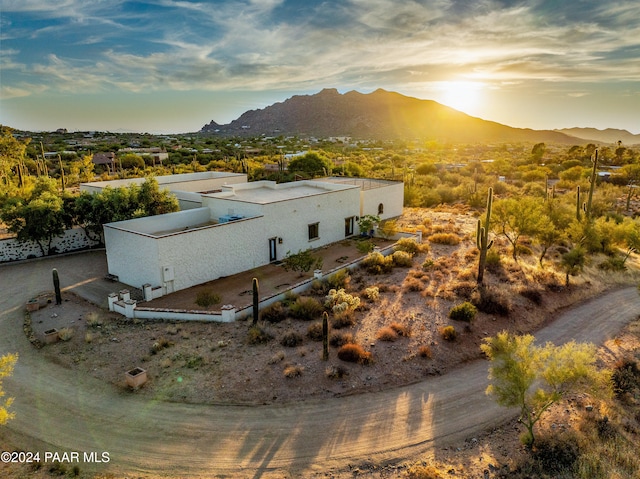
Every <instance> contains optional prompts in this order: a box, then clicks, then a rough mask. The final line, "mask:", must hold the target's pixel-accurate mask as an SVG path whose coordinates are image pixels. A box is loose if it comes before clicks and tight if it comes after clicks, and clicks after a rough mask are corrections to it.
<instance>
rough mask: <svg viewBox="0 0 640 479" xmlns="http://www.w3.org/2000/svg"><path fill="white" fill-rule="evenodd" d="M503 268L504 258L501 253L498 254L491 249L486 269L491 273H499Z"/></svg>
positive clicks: (488, 253) (488, 252)
mask: <svg viewBox="0 0 640 479" xmlns="http://www.w3.org/2000/svg"><path fill="white" fill-rule="evenodd" d="M501 266H502V257H501V256H500V253H498V251H497V250H495V249H490V250H489V251H487V259H486V263H485V267H486V268H487V270H488V271H490V272H491V273H497V272H498V271H499V270H500V267H501Z"/></svg>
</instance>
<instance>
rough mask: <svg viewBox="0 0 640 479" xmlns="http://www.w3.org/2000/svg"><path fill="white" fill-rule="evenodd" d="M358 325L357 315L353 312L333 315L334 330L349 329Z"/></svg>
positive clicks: (332, 324) (332, 325)
mask: <svg viewBox="0 0 640 479" xmlns="http://www.w3.org/2000/svg"><path fill="white" fill-rule="evenodd" d="M354 324H356V315H355V314H354V312H353V311H350V310H347V311H341V312H338V313H335V314H334V315H333V320H332V321H331V327H332V328H334V329H342V328H349V327H351V326H353V325H354Z"/></svg>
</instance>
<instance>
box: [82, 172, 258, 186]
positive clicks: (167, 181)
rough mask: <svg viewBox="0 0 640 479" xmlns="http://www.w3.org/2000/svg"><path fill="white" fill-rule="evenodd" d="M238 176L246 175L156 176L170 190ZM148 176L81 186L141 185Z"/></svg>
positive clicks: (222, 173) (210, 173) (224, 173)
mask: <svg viewBox="0 0 640 479" xmlns="http://www.w3.org/2000/svg"><path fill="white" fill-rule="evenodd" d="M238 176H246V175H244V174H243V173H231V172H227V171H202V172H198V173H179V174H176V175H162V176H154V177H153V178H155V179H156V181H157V182H158V186H167V187H169V189H170V190H177V191H179V190H180V185H181V184H186V183H190V182H192V181H202V180H211V179H220V178H232V177H238ZM145 180H146V178H124V179H117V180H107V181H93V182H91V183H81V186H83V185H86V186H93V187H98V188H106V187H111V188H118V187H120V186H129V185H132V184H138V185H141V184H142V183H144V182H145Z"/></svg>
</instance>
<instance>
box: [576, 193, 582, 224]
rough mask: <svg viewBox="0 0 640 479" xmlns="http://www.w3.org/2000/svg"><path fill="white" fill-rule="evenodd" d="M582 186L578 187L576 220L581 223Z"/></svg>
mask: <svg viewBox="0 0 640 479" xmlns="http://www.w3.org/2000/svg"><path fill="white" fill-rule="evenodd" d="M580 208H581V205H580V185H578V186H576V219H577V220H578V221H580V219H581V217H582V215H581V213H580Z"/></svg>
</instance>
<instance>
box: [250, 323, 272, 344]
mask: <svg viewBox="0 0 640 479" xmlns="http://www.w3.org/2000/svg"><path fill="white" fill-rule="evenodd" d="M272 339H273V334H271V331H269V330H268V329H267V328H266V327H265V326H264V325H260V324H256V325H253V326H251V327H250V328H249V332H248V338H247V341H248V342H249V344H253V345H256V344H264V343H268V342H269V341H271V340H272Z"/></svg>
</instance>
